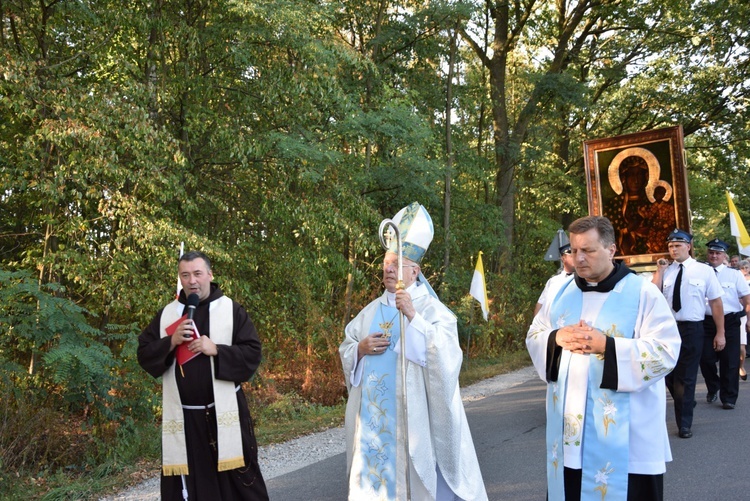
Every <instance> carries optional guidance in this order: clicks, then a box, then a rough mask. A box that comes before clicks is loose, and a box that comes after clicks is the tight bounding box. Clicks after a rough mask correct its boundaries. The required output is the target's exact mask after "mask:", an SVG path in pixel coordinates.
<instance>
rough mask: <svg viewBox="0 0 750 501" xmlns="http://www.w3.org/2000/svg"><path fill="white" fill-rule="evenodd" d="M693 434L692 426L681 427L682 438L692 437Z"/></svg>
mask: <svg viewBox="0 0 750 501" xmlns="http://www.w3.org/2000/svg"><path fill="white" fill-rule="evenodd" d="M692 436H693V432H692V431H690V428H680V438H690V437H692Z"/></svg>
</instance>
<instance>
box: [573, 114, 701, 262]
mask: <svg viewBox="0 0 750 501" xmlns="http://www.w3.org/2000/svg"><path fill="white" fill-rule="evenodd" d="M583 155H584V162H585V166H586V184H587V189H588V201H589V214H591V215H595V216H606V217H607V218H609V220H610V221H612V225H613V226H614V228H615V242H616V244H617V253H616V254H615V258H616V259H620V260H623V261H624V262H625V263H626V264H627V265H628V266H630V267H631V268H636V269H639V271H640V270H643V271H648V270H653V269H655V268H656V265H655V263H656V260H657V259H659V258H660V257H668V254H669V253H668V251H667V236H668V235H669V233H670V232H671V231H672V230H674V229H675V228H682V229H685V230H687V231H690V200H689V198H688V186H687V175H686V171H685V148H684V143H683V135H682V126H680V125H678V126H675V127H667V128H663V129H654V130H648V131H644V132H637V133H634V134H626V135H622V136H615V137H609V138H603V139H593V140H590V141H584V142H583Z"/></svg>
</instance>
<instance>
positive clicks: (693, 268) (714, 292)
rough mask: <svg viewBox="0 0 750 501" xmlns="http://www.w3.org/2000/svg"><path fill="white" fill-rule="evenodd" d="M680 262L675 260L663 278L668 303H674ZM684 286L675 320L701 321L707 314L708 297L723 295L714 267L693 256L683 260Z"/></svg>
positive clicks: (663, 287) (716, 297)
mask: <svg viewBox="0 0 750 501" xmlns="http://www.w3.org/2000/svg"><path fill="white" fill-rule="evenodd" d="M679 265H680V263H678V262H677V261H674V262H673V263H672V264H670V265H669V267H667V269H666V271H665V272H664V279H663V280H662V292H663V293H664V297H665V298H666V299H667V303H669V304H670V305H671V304H672V296H674V282H675V279H676V278H677V272H678V271H679V270H680V268H679ZM682 266H683V267H684V270H683V272H682V286H681V287H680V299H681V300H682V308H681V309H680V311H678V312H675V311H674V310H672V313H673V314H674V318H675V320H677V321H678V322H680V321H688V322H701V321H703V318H704V317H705V315H706V299H709V300H711V299H718V298H720V297H721V296H722V292H723V291H722V289H721V285H720V284H719V280H718V279H717V278H716V273H715V272H714V269H713V268H711V267H710V266H709V265H707V264H704V263H699V262H698V261H696V260H695V259H693V258H692V257H689V258H687V259H686V260H685V261H683V262H682Z"/></svg>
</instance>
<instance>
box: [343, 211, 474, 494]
mask: <svg viewBox="0 0 750 501" xmlns="http://www.w3.org/2000/svg"><path fill="white" fill-rule="evenodd" d="M392 222H393V223H394V224H395V225H397V227H398V228H399V233H400V235H401V240H402V253H403V259H402V269H403V281H404V288H403V289H397V287H396V286H397V283H398V248H397V245H396V241H395V239H393V240H392V241H391V247H389V249H388V250H387V252H386V254H385V257H384V259H383V285H384V287H385V291H384V292H383V294H382V295H381V296H380V297H378V298H377V299H376V300H374V301H372V302H371V303H370V304H368V305H367V306H366V307H365V308H364V309H363V310H362V311H361V312H360V313H359V314H358V315H357V316H356V317H355V318H354V319H353V320H352V321H351V322H350V323H349V324H348V325H347V326H346V329H345V338H344V341H343V342H342V343H341V346H340V347H339V354H340V356H341V363H342V365H343V369H344V378H345V380H346V386H347V389H348V391H349V399H348V402H347V407H346V438H347V478H348V484H349V499H350V500H356V501H367V500H397V499H399V500H400V499H406V492H407V490H406V478H407V475H406V471H407V468H408V469H409V475H408V478H409V485H410V494H411V499H412V500H414V501H430V500H440V501H443V500H450V501H454V500H466V501H469V500H471V501H483V500H486V499H487V493H486V492H485V487H484V482H483V480H482V474H481V471H480V470H479V463H478V461H477V456H476V452H475V450H474V443H473V441H472V439H471V432H470V431H469V426H468V423H467V421H466V413H465V411H464V407H463V403H462V401H461V394H460V392H459V386H458V374H459V371H460V369H461V362H462V359H463V353H462V352H461V348H460V347H459V344H458V331H457V328H456V317H455V316H454V315H453V313H452V312H451V311H450V310H449V309H448V308H447V307H446V306H445V305H443V304H442V303H441V302H440V300H439V299H438V298H437V295H435V294H434V291H433V290H432V288H431V287H430V285H429V283H428V282H427V280H426V279H425V278H424V275H423V274H422V273H421V268H420V263H421V261H422V257H423V256H424V254H425V252H426V251H427V248H428V246H429V245H430V242H431V241H432V237H433V233H434V231H433V225H432V219H431V218H430V215H429V214H428V213H427V211H426V210H425V208H424V207H423V206H421V205H420V204H419V203H417V202H414V203H412V204H410V205H409V206H407V207H405V208H403V209H402V210H401V211H399V212H398V213H397V214H396V216H394V217H393V219H392ZM400 313H402V314H403V315H400ZM402 319H403V322H404V323H405V325H404V334H405V336H404V337H405V342H406V350H405V351H406V352H405V359H406V399H407V402H406V403H407V405H406V407H407V409H408V416H407V419H406V420H407V421H408V437H406V438H407V439H408V440H407V441H408V445H409V457H408V459H407V458H406V451H405V436H404V435H405V433H407V431H406V429H405V428H406V425H405V423H404V422H403V419H402V418H403V414H402V411H401V406H402V404H403V401H404V400H403V399H404V395H403V394H402V390H401V388H402V385H401V356H400V349H401V343H400V339H399V337H400V335H401V325H400V323H399V322H400V321H401V320H402Z"/></svg>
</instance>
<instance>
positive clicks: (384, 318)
mask: <svg viewBox="0 0 750 501" xmlns="http://www.w3.org/2000/svg"><path fill="white" fill-rule="evenodd" d="M369 332H370V333H371V334H372V333H376V332H382V333H384V334H386V335H388V334H390V336H391V344H390V346H388V348H387V349H386V350H385V352H383V353H382V354H380V355H365V356H364V358H363V360H362V361H363V362H364V364H365V366H364V370H363V378H364V381H363V382H362V385H363V388H362V404H361V408H360V411H359V419H360V439H359V440H360V444H359V449H360V451H361V454H362V456H363V461H362V470H361V471H360V474H359V475H360V476H359V482H360V486H361V487H362V489H363V491H366V490H367V489H368V488H369V489H370V492H371V494H372V498H373V499H379V500H395V499H396V446H397V443H396V426H397V422H398V415H397V411H398V406H397V402H396V368H397V365H398V364H397V362H398V357H399V355H398V354H397V353H396V352H394V351H393V348H394V347H395V346H397V343H398V342H399V337H400V336H399V333H400V327H399V315H398V310H397V309H396V308H394V307H391V306H386V305H384V304H382V303H381V304H380V307H379V311H378V313H377V314H376V315H375V318H374V319H373V321H372V325H371V326H370V331H369Z"/></svg>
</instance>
